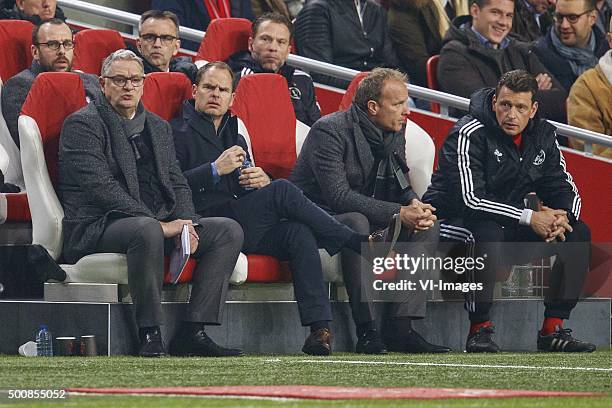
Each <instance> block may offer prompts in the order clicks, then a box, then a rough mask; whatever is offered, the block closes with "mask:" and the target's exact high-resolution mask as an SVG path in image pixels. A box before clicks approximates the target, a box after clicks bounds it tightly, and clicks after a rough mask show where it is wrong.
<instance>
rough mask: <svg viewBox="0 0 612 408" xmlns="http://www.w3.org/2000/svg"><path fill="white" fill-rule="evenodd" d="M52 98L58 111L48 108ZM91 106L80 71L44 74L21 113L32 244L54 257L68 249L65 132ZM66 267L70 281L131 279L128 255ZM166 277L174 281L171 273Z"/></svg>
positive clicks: (101, 256) (108, 255)
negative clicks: (60, 171)
mask: <svg viewBox="0 0 612 408" xmlns="http://www.w3.org/2000/svg"><path fill="white" fill-rule="evenodd" d="M58 95H61V97H58ZM50 99H53V109H48V103H49V102H48V101H49V100H50ZM86 104H87V102H86V100H85V91H84V89H83V81H82V79H81V77H80V76H79V75H77V74H74V73H65V72H62V73H42V74H40V75H39V76H38V77H37V78H36V81H35V82H34V84H33V85H32V89H31V90H30V93H29V94H28V97H27V99H26V101H25V103H24V105H23V108H22V111H21V116H20V117H19V135H20V142H21V152H22V157H23V169H24V178H25V182H26V188H27V191H28V196H29V198H30V210H31V212H32V243H33V244H39V245H42V246H43V247H44V248H45V249H46V250H47V251H48V252H49V254H50V255H51V256H52V257H53V259H58V258H59V257H60V255H61V252H62V219H63V218H64V211H63V209H62V206H61V204H60V202H59V200H58V198H57V194H56V193H55V185H56V182H57V155H58V148H59V136H60V131H61V127H62V124H63V123H64V120H65V119H66V117H67V116H68V115H70V114H71V113H73V112H75V111H77V110H79V109H80V108H82V107H84V106H85V105H86ZM60 266H61V267H62V269H64V270H65V271H66V275H67V276H68V277H67V280H66V281H67V282H90V283H92V282H93V283H123V284H125V283H127V262H126V257H125V255H124V254H113V253H98V254H92V255H88V256H85V257H83V258H81V259H80V260H79V261H78V262H77V263H76V264H74V265H67V264H63V265H60ZM194 266H195V261H194V260H190V262H189V263H188V266H187V269H186V270H185V272H184V273H183V274H182V276H181V282H189V281H190V280H191V277H192V273H193V268H194ZM165 281H166V282H168V281H169V277H168V273H167V271H166V276H165Z"/></svg>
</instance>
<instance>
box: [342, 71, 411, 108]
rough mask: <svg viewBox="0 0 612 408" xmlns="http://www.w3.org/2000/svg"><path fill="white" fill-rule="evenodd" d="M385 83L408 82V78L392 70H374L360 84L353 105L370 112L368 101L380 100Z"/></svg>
mask: <svg viewBox="0 0 612 408" xmlns="http://www.w3.org/2000/svg"><path fill="white" fill-rule="evenodd" d="M385 81H399V82H407V81H408V76H407V75H406V74H404V73H403V72H400V71H398V70H396V69H391V68H374V69H373V70H372V72H370V73H369V74H368V75H367V76H366V77H365V78H363V80H362V81H361V82H360V83H359V86H358V87H357V91H356V92H355V96H354V97H353V103H354V104H355V105H357V106H359V107H360V108H361V109H362V110H364V111H366V112H367V110H368V101H376V102H378V100H379V99H380V94H381V93H382V89H383V86H384V84H385Z"/></svg>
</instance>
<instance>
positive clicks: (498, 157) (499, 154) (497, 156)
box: [493, 149, 503, 163]
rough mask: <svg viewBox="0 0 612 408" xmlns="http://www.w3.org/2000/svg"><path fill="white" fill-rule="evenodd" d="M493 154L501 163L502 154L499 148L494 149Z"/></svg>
mask: <svg viewBox="0 0 612 408" xmlns="http://www.w3.org/2000/svg"><path fill="white" fill-rule="evenodd" d="M493 154H494V155H495V158H496V159H497V162H498V163H501V160H500V159H501V157H502V156H503V154H502V152H500V151H499V150H497V149H495V151H494V152H493Z"/></svg>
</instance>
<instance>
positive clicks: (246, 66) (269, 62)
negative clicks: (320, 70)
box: [227, 13, 321, 126]
mask: <svg viewBox="0 0 612 408" xmlns="http://www.w3.org/2000/svg"><path fill="white" fill-rule="evenodd" d="M292 38H293V24H291V21H289V19H288V18H287V17H285V16H283V15H282V14H279V13H265V14H263V15H262V16H261V17H259V18H258V19H257V20H255V22H253V26H252V34H251V37H249V51H248V52H247V51H240V52H237V53H235V54H234V55H232V56H231V57H230V58H229V60H228V61H227V63H228V64H229V66H230V67H232V70H233V71H234V75H235V76H236V80H237V81H239V80H240V78H242V77H243V76H245V75H250V74H257V73H262V72H268V73H275V74H279V75H282V76H283V77H285V79H286V80H287V84H288V85H289V95H290V96H291V102H292V103H293V110H294V111H295V117H296V118H297V120H299V121H301V122H302V123H305V124H307V125H308V126H312V125H313V124H314V123H315V122H316V121H317V120H318V119H319V118H320V117H321V111H320V110H319V106H318V105H317V98H316V95H315V89H314V84H313V83H312V79H311V78H310V75H308V74H307V73H306V72H304V71H300V70H299V69H295V68H293V67H290V66H288V65H287V64H286V63H285V62H286V61H287V57H288V56H289V52H290V51H291V39H292Z"/></svg>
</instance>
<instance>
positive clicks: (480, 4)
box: [470, 0, 597, 9]
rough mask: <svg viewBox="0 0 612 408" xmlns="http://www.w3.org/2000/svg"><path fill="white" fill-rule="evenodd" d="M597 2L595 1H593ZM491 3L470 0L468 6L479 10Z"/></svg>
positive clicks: (483, 0)
mask: <svg viewBox="0 0 612 408" xmlns="http://www.w3.org/2000/svg"><path fill="white" fill-rule="evenodd" d="M510 1H512V2H513V3H514V2H515V1H514V0H510ZM595 1H597V0H595ZM490 2H491V0H472V1H470V6H471V5H472V4H476V5H477V6H478V8H479V9H482V8H483V7H485V6H487V5H488V4H489V3H490Z"/></svg>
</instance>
